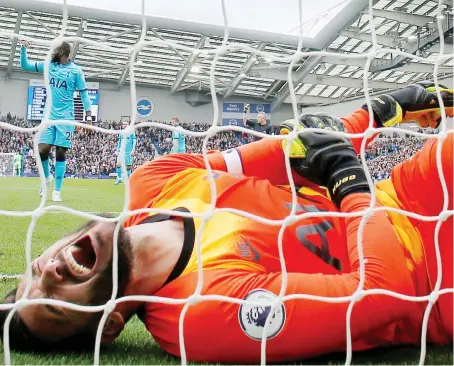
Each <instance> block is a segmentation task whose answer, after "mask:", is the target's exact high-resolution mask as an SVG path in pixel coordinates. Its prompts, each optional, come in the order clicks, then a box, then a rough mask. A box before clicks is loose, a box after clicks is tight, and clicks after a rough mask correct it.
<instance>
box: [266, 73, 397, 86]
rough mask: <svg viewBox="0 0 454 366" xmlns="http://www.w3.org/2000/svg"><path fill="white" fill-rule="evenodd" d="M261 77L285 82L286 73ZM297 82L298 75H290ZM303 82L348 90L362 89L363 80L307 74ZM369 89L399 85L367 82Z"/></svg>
mask: <svg viewBox="0 0 454 366" xmlns="http://www.w3.org/2000/svg"><path fill="white" fill-rule="evenodd" d="M261 77H264V78H266V79H275V80H287V72H286V71H284V70H268V71H262V72H261ZM298 80H299V75H298V74H297V73H294V74H293V75H292V81H293V82H294V84H295V85H296V83H297V82H298ZM304 82H305V83H307V84H315V85H333V86H345V87H349V88H362V87H363V79H362V78H361V79H352V78H347V77H340V76H326V77H322V76H320V75H316V74H315V73H314V74H308V75H306V76H305V78H304ZM369 87H370V88H376V89H386V88H389V89H393V88H399V87H400V85H399V84H397V83H390V82H386V81H374V80H370V81H369Z"/></svg>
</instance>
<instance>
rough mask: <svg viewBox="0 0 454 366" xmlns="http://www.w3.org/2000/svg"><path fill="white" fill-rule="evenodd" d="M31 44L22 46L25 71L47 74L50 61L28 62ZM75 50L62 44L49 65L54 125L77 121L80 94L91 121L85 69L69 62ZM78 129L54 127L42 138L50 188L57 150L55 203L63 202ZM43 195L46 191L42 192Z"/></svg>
mask: <svg viewBox="0 0 454 366" xmlns="http://www.w3.org/2000/svg"><path fill="white" fill-rule="evenodd" d="M29 46H30V43H29V42H26V41H25V42H22V47H21V50H20V66H21V68H22V69H23V70H25V71H31V72H39V73H44V65H45V62H47V61H38V62H30V61H29V60H28V58H27V50H26V49H27V48H28V47H29ZM70 53H71V46H70V45H69V43H68V42H62V43H61V44H60V46H58V47H56V48H55V49H54V52H53V54H52V59H51V61H50V62H48V77H49V88H50V92H51V96H52V105H51V106H50V113H49V119H50V120H52V121H62V120H63V121H74V120H75V114H74V92H75V91H76V90H78V91H79V93H80V97H81V100H82V103H83V105H84V110H85V112H86V116H87V120H90V121H91V104H90V99H89V97H88V91H87V84H86V82H85V77H84V73H83V71H82V69H81V68H80V67H79V66H77V65H76V64H75V63H74V62H72V61H71V60H70V59H69V54H70ZM74 130H75V126H74V125H64V124H55V125H50V126H49V127H48V128H47V129H46V130H45V131H44V132H43V133H42V134H41V136H40V139H39V145H38V149H39V156H40V158H41V164H42V165H43V170H44V176H45V177H46V184H47V186H49V182H50V179H49V153H50V150H51V148H52V146H55V160H56V162H55V190H54V192H53V193H52V201H54V202H62V198H61V194H60V191H61V187H62V184H63V178H64V176H65V171H66V151H67V150H68V149H70V148H71V146H72V139H73V134H74ZM39 195H40V196H42V195H43V188H42V187H41V188H40V190H39Z"/></svg>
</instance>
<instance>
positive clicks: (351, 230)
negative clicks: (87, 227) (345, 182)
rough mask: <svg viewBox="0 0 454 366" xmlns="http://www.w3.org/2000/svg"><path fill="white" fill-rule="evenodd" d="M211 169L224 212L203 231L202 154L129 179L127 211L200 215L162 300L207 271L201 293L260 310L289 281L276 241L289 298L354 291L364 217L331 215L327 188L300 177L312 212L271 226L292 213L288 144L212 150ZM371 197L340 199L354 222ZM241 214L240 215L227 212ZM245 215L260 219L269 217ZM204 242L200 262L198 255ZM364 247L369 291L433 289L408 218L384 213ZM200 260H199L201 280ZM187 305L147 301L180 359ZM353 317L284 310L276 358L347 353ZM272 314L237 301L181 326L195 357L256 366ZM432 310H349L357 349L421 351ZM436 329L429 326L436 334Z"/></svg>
mask: <svg viewBox="0 0 454 366" xmlns="http://www.w3.org/2000/svg"><path fill="white" fill-rule="evenodd" d="M356 117H358V116H356ZM356 117H355V118H356ZM348 121H350V122H354V117H351V118H350V119H349V120H346V124H347V125H348V123H347V122H348ZM209 162H210V166H211V168H212V169H213V172H212V173H213V177H214V183H215V187H216V205H215V206H216V209H217V210H216V211H215V212H213V213H212V214H211V215H209V216H206V219H207V221H206V222H205V223H203V215H205V214H207V213H210V212H211V200H212V193H211V187H210V182H209V179H208V174H209V173H208V172H207V170H206V169H205V166H204V162H203V158H202V157H201V156H199V155H189V154H181V155H170V156H166V157H163V158H160V159H158V160H156V161H153V162H150V163H147V164H145V165H143V166H142V167H140V168H139V169H137V170H136V171H135V172H134V174H133V175H132V176H131V197H130V208H129V209H130V210H135V209H140V208H144V207H148V208H155V209H164V210H174V211H176V212H177V211H188V212H190V213H191V214H193V215H194V218H193V219H192V220H185V236H186V237H185V244H187V243H189V245H190V248H191V251H190V252H189V254H188V255H187V258H186V259H185V260H184V264H185V267H184V269H182V271H181V274H180V275H179V276H178V277H177V278H175V279H173V281H171V282H170V283H168V284H167V285H165V286H164V287H163V288H162V289H160V290H159V291H158V292H157V293H155V294H154V295H155V296H162V297H169V298H178V299H184V298H187V297H188V296H190V295H192V294H193V293H194V291H195V289H196V286H197V283H198V279H199V275H201V276H203V277H202V280H203V282H202V294H203V295H220V296H228V297H232V298H235V299H240V300H242V299H246V300H250V301H253V302H255V303H265V302H268V301H273V300H274V299H276V295H278V294H279V292H280V290H281V287H282V284H283V282H282V281H283V276H282V264H281V257H280V255H279V245H278V242H279V237H281V238H282V253H283V255H282V259H283V261H284V263H285V266H286V270H287V272H288V277H287V285H286V291H285V295H291V294H309V295H314V296H325V297H330V298H334V297H342V296H350V295H352V294H353V293H354V292H355V291H356V289H357V287H358V285H359V273H358V271H359V259H358V258H359V253H358V245H357V244H358V242H357V235H358V228H359V224H360V221H361V216H360V215H358V214H356V216H354V217H350V218H345V219H344V218H339V217H332V216H330V215H329V213H330V212H339V209H338V208H337V207H336V206H335V205H334V204H333V203H332V202H331V201H330V199H329V198H328V197H327V196H326V194H325V190H324V189H321V188H320V187H317V186H314V185H312V184H310V183H308V182H307V181H304V180H302V179H300V178H298V177H297V176H295V175H294V179H295V183H296V185H297V186H298V187H299V189H298V191H299V192H298V197H297V202H296V203H297V205H296V213H297V214H298V215H300V214H305V216H304V217H302V218H300V219H299V220H296V221H288V222H286V225H287V226H286V227H285V229H281V223H280V224H278V223H276V222H273V220H284V219H285V218H286V217H287V216H288V215H289V214H290V210H291V206H292V195H291V193H290V189H289V188H288V187H286V186H285V185H288V180H287V175H286V171H285V164H284V157H283V152H282V149H281V147H280V143H278V142H277V141H268V140H262V141H259V142H256V143H252V144H249V145H245V146H242V147H240V148H238V149H237V150H234V151H228V152H225V153H222V154H221V153H211V154H209ZM380 192H381V193H380ZM377 195H378V197H379V201H380V202H381V201H386V203H385V204H386V205H391V206H392V205H394V204H396V205H399V204H400V201H399V199H398V198H397V197H396V195H395V194H393V189H392V185H391V189H390V187H387V186H383V187H382V188H381V190H379V193H377ZM369 201H370V197H369V195H367V194H355V195H350V196H348V197H347V198H345V199H344V201H343V202H342V207H341V211H342V212H344V213H352V214H355V213H357V212H359V211H361V210H364V209H366V208H367V207H368V206H369ZM232 209H234V210H236V211H235V212H230V211H231V210H232ZM240 211H244V212H247V213H248V214H249V215H256V216H258V217H260V218H261V221H257V220H256V219H255V218H254V217H246V216H245V215H244V214H242V213H241V212H240ZM175 215H178V213H175ZM153 216H156V215H151V217H153ZM147 217H148V215H146V214H140V215H137V216H134V217H132V218H130V219H129V220H128V221H127V222H126V226H131V225H137V224H140V223H141V222H143V221H144V220H146V219H147ZM263 220H265V222H263ZM188 222H189V224H187V223H188ZM406 232H407V233H408V238H406V237H405V233H406ZM414 240H416V242H414ZM408 242H411V243H413V244H414V248H413V247H411V246H409V244H408ZM199 243H200V253H201V257H199V256H198V255H197V249H198V248H197V246H198V244H199ZM362 243H363V254H364V257H365V259H366V266H365V271H366V280H365V283H364V287H365V289H376V288H383V289H387V290H391V291H396V292H399V293H402V294H406V295H415V294H418V291H420V290H419V289H418V286H420V287H422V288H423V290H422V291H423V292H424V291H426V290H427V285H425V284H422V285H421V284H419V283H415V281H416V279H419V278H421V277H422V278H424V273H425V268H426V267H425V265H424V260H423V254H422V249H421V248H422V244H421V236H420V235H419V233H418V232H417V231H416V230H415V229H414V226H413V225H412V223H411V222H409V221H406V220H405V218H403V217H402V216H395V217H392V216H390V215H386V214H385V213H384V212H377V213H375V214H374V216H373V217H372V218H370V219H369V220H368V221H367V222H366V224H365V225H364V230H363V237H362ZM418 243H419V244H420V245H418ZM185 250H187V247H186V248H184V250H183V251H185ZM183 254H184V253H183ZM198 261H201V262H202V266H203V271H202V272H201V273H199V272H198ZM421 273H423V275H421ZM426 277H427V276H426ZM182 309H183V306H182V305H168V304H163V303H158V302H157V303H146V304H145V305H144V311H143V312H142V313H141V318H142V320H143V321H144V323H145V325H146V327H147V329H148V330H149V331H150V333H151V334H152V335H153V337H154V338H155V340H156V341H157V342H158V343H159V344H160V345H161V346H162V347H163V348H164V349H165V350H166V351H168V352H169V353H171V354H174V355H180V343H179V321H180V315H181V311H182ZM347 309H348V303H347V302H341V303H329V302H322V301H316V300H307V299H296V300H295V299H294V300H287V301H285V302H284V303H283V304H281V305H280V306H278V307H277V309H276V311H275V313H274V314H273V315H272V317H271V322H270V324H269V326H268V329H267V334H266V338H267V360H268V361H270V362H272V361H279V362H282V361H285V360H291V359H298V358H306V357H312V356H316V355H319V354H322V353H326V352H334V351H342V350H344V349H345V347H346V341H345V339H346V320H345V319H346V314H347ZM270 311H271V308H270V307H269V306H265V305H263V306H252V305H244V304H243V305H239V304H236V303H231V302H225V301H221V299H219V298H218V299H216V301H215V300H213V299H211V300H210V301H201V302H199V303H197V304H193V305H191V306H190V307H189V309H188V311H187V313H186V315H185V318H184V322H183V327H184V333H183V336H184V340H185V350H186V354H187V356H188V359H189V360H195V361H206V362H227V363H232V362H234V363H247V362H258V361H259V360H260V340H261V338H262V335H263V332H264V326H265V321H266V319H267V316H268V314H269V313H270ZM423 312H424V305H423V304H421V303H416V302H406V301H403V300H399V299H396V298H393V297H390V296H379V295H370V296H367V297H365V298H364V299H362V301H359V302H358V303H357V304H356V305H355V306H354V311H353V313H352V318H351V331H352V339H353V348H354V350H362V349H367V348H370V347H375V346H379V345H387V344H394V343H402V342H404V343H417V342H418V341H419V339H420V335H419V332H418V331H419V329H420V325H421V321H422V316H423ZM432 323H433V324H432ZM438 324H439V322H437V321H436V320H433V318H431V323H430V332H431V330H432V329H435V328H437V327H438ZM451 337H452V335H451Z"/></svg>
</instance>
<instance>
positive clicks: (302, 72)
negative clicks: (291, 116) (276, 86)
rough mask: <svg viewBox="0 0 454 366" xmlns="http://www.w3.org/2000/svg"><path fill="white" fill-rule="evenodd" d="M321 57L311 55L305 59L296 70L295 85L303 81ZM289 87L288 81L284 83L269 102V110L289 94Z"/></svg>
mask: <svg viewBox="0 0 454 366" xmlns="http://www.w3.org/2000/svg"><path fill="white" fill-rule="evenodd" d="M321 58H322V57H321V56H315V55H312V56H309V57H308V58H307V59H306V61H305V62H304V64H303V65H302V66H301V67H300V68H299V69H298V70H297V73H298V76H297V77H296V80H295V84H296V85H298V84H299V83H301V82H303V80H304V78H305V77H306V76H307V75H309V73H310V72H311V71H312V69H313V68H314V67H315V66H317V64H318V63H319V62H320V60H321ZM295 84H294V85H295ZM289 87H290V85H288V83H285V85H284V86H283V88H282V89H281V90H280V91H279V93H278V94H277V97H276V99H275V100H274V101H273V103H271V111H273V110H275V109H276V108H277V107H279V106H280V105H281V104H282V103H284V101H285V100H286V99H287V97H288V96H289V95H290V89H289Z"/></svg>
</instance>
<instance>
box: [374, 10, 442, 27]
mask: <svg viewBox="0 0 454 366" xmlns="http://www.w3.org/2000/svg"><path fill="white" fill-rule="evenodd" d="M372 14H373V15H374V16H376V17H382V18H386V19H391V20H395V21H396V22H400V23H406V24H411V25H416V26H418V27H422V26H424V25H426V24H427V23H429V22H430V21H431V20H433V19H434V18H433V17H429V16H427V15H418V14H409V13H404V12H403V11H396V10H383V9H374V10H373V11H372Z"/></svg>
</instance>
